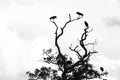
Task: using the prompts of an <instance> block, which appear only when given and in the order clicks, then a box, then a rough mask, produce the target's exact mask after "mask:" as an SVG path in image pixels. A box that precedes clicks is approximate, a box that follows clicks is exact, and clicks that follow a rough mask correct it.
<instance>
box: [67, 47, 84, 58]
mask: <svg viewBox="0 0 120 80" xmlns="http://www.w3.org/2000/svg"><path fill="white" fill-rule="evenodd" d="M77 48H78V45H77V46H76V47H75V48H74V49H72V45H71V46H70V47H69V49H70V50H71V51H73V52H75V53H77V55H78V56H79V58H81V57H82V56H81V55H80V53H79V51H80V50H76V49H77Z"/></svg>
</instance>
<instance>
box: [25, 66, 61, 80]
mask: <svg viewBox="0 0 120 80" xmlns="http://www.w3.org/2000/svg"><path fill="white" fill-rule="evenodd" d="M26 74H27V75H28V76H29V79H28V80H39V79H43V80H48V79H51V80H61V77H60V76H59V75H58V71H57V70H55V69H51V67H44V66H43V67H41V68H40V69H38V68H36V69H35V71H34V72H30V71H28V72H26Z"/></svg>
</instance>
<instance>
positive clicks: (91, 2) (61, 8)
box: [0, 0, 120, 80]
mask: <svg viewBox="0 0 120 80" xmlns="http://www.w3.org/2000/svg"><path fill="white" fill-rule="evenodd" d="M119 9H120V1H119V0H51V1H50V0H0V80H8V78H9V80H21V79H22V80H25V76H26V75H24V74H25V71H26V70H29V69H31V68H35V67H38V66H39V65H40V64H39V62H37V60H39V58H41V56H42V49H44V48H45V49H46V48H49V47H50V46H53V45H54V42H53V41H54V30H55V27H54V25H53V24H52V23H50V22H49V17H50V16H53V15H56V16H57V17H58V19H57V20H56V21H57V23H58V24H59V26H63V24H64V22H65V21H66V20H67V19H68V14H69V13H71V15H72V18H74V17H77V16H76V15H75V13H76V11H80V12H82V13H84V15H85V16H84V18H83V19H81V20H80V22H76V23H71V25H69V26H68V27H67V28H66V33H65V35H64V36H63V38H62V39H61V41H63V42H61V44H63V43H64V44H63V46H65V47H63V48H64V49H65V50H63V51H65V52H66V51H67V49H68V48H67V47H66V45H67V46H69V44H70V43H71V42H73V41H75V40H76V41H77V38H78V37H79V35H77V34H79V33H80V32H81V31H82V29H83V27H84V26H83V21H84V20H87V21H88V23H89V25H90V26H91V28H93V29H94V31H93V32H92V33H90V36H89V40H88V41H94V39H97V40H98V45H97V47H96V49H97V50H98V51H99V54H96V55H95V57H94V59H93V60H92V62H93V63H94V64H95V65H96V66H101V65H102V66H104V67H105V69H106V70H107V71H108V72H109V76H110V77H109V78H110V79H108V80H118V79H119V78H120V77H119V74H120V59H119V58H120V57H119V56H120V54H119V52H120V49H119V48H120V37H119V34H120V15H119V14H120V11H119ZM73 36H74V38H73ZM66 37H67V38H66ZM66 41H68V42H66ZM61 46H62V45H61ZM40 53H41V54H40ZM33 64H34V66H33ZM113 72H114V73H113Z"/></svg>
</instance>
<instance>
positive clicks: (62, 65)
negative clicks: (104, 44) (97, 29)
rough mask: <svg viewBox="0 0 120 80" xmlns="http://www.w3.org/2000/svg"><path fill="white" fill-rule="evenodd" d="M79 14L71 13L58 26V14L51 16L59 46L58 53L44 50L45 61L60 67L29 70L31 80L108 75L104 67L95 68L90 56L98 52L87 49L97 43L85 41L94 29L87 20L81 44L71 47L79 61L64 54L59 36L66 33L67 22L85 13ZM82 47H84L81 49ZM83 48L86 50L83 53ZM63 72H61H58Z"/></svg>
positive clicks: (100, 77)
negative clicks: (72, 15)
mask: <svg viewBox="0 0 120 80" xmlns="http://www.w3.org/2000/svg"><path fill="white" fill-rule="evenodd" d="M76 14H77V15H78V17H77V18H75V19H71V15H70V14H69V20H68V21H67V22H66V23H65V25H64V26H63V27H61V28H60V27H58V26H57V24H56V22H55V19H56V18H57V17H56V16H52V17H50V21H51V22H52V23H53V24H54V25H55V27H56V30H55V47H56V48H57V53H52V49H51V48H50V49H48V50H43V53H44V55H47V57H44V58H43V59H44V60H43V61H44V62H45V63H48V64H54V65H56V66H57V67H58V68H57V70H56V69H52V68H51V67H44V66H43V67H41V68H40V69H35V71H34V73H32V72H30V71H28V72H26V74H28V76H29V80H38V79H43V80H88V79H94V78H99V79H102V76H104V75H107V74H108V73H107V72H106V71H105V70H104V68H103V67H100V70H101V71H98V70H95V69H94V66H93V65H92V64H91V63H90V57H91V56H92V55H93V54H95V53H98V52H97V51H96V50H94V47H92V49H90V50H89V49H87V46H88V45H93V46H94V45H96V41H95V42H92V43H85V41H86V39H87V36H88V33H90V32H91V31H92V30H93V29H91V30H89V24H88V22H87V21H84V24H85V28H84V32H83V33H82V35H81V37H80V39H79V40H78V42H79V44H78V45H76V46H75V47H74V48H72V44H71V45H70V47H69V49H70V50H71V51H73V52H74V53H76V54H77V56H78V61H76V62H75V61H74V60H73V59H72V57H70V56H69V55H67V54H63V53H62V52H61V48H60V46H59V38H60V37H61V36H62V35H63V34H64V30H65V28H66V27H67V24H69V23H71V22H74V21H77V20H80V19H81V18H82V17H83V14H82V13H80V12H76ZM58 29H60V30H61V33H58ZM80 48H82V49H80ZM81 50H83V51H84V53H83V54H81ZM58 72H61V74H58Z"/></svg>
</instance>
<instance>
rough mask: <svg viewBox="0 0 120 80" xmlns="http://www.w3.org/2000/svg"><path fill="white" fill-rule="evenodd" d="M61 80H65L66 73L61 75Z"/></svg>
mask: <svg viewBox="0 0 120 80" xmlns="http://www.w3.org/2000/svg"><path fill="white" fill-rule="evenodd" d="M62 80H67V76H66V72H63V73H62Z"/></svg>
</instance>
